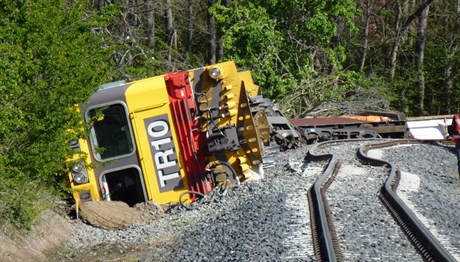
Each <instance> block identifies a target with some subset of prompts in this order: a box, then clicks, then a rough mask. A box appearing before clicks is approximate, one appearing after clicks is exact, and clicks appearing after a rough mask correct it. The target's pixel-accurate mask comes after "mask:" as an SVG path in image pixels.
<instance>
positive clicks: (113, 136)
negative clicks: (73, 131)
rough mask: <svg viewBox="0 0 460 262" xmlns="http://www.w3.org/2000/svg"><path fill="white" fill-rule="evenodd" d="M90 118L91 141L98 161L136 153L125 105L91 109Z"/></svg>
mask: <svg viewBox="0 0 460 262" xmlns="http://www.w3.org/2000/svg"><path fill="white" fill-rule="evenodd" d="M88 117H89V121H90V123H91V141H92V143H93V146H94V149H95V157H96V158H97V159H99V160H107V159H111V158H117V157H121V156H124V155H128V154H131V153H132V152H133V151H134V146H133V138H132V135H131V130H130V126H129V124H128V118H127V114H126V110H125V107H124V106H123V105H121V104H114V105H109V106H104V107H99V108H94V109H91V110H89V112H88Z"/></svg>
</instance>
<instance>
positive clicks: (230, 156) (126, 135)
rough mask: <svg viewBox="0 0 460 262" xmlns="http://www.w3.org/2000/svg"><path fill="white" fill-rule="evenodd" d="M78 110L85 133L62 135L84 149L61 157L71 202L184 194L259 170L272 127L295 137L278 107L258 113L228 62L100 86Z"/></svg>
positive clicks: (187, 198) (247, 84)
mask: <svg viewBox="0 0 460 262" xmlns="http://www.w3.org/2000/svg"><path fill="white" fill-rule="evenodd" d="M79 108H80V111H81V112H82V114H84V119H85V121H86V123H87V124H88V126H89V138H88V139H80V140H78V141H71V147H72V148H73V149H74V150H75V151H76V152H79V153H80V154H77V155H82V154H83V155H87V157H86V159H85V160H83V159H80V158H78V157H75V158H74V159H72V160H70V161H69V162H68V164H69V169H70V173H69V178H70V185H71V188H72V189H73V197H74V199H75V201H76V204H77V208H78V205H80V204H81V203H84V202H87V201H97V200H116V201H123V202H126V203H127V204H129V205H130V206H133V205H135V204H136V203H139V202H144V201H149V200H153V201H155V202H157V203H158V204H165V203H177V202H179V201H181V202H192V201H194V200H195V199H196V198H197V197H198V196H199V195H204V194H207V193H208V192H210V191H211V190H213V188H216V187H219V186H221V187H222V186H228V185H231V184H235V183H239V182H240V181H244V180H248V179H254V178H258V177H260V176H263V166H264V165H266V166H267V165H270V164H272V163H273V161H274V159H273V157H272V156H271V154H272V153H273V152H276V151H277V150H279V148H280V147H279V146H278V145H277V144H274V143H273V142H272V137H273V134H275V136H276V137H277V139H278V141H279V142H280V141H281V142H282V143H281V144H284V145H286V146H292V144H293V143H292V142H291V141H290V140H292V139H298V135H297V133H296V132H295V131H294V129H293V128H292V126H290V124H289V121H287V119H286V120H284V121H280V119H283V116H282V115H280V114H279V113H275V115H270V116H267V114H266V111H267V106H266V100H265V99H263V98H262V96H261V95H260V90H259V87H258V86H257V85H255V84H254V83H253V80H252V77H251V74H250V72H249V71H243V72H239V71H238V70H237V67H236V65H235V64H234V62H225V63H220V64H216V65H211V66H206V67H202V68H198V69H194V70H190V71H183V72H177V73H168V74H165V75H161V76H156V77H152V78H147V79H142V80H139V81H134V82H129V83H126V82H123V81H120V82H113V83H109V84H105V85H102V86H101V87H100V88H99V89H98V90H97V91H96V92H95V93H94V94H93V95H92V96H91V97H90V99H89V101H88V102H87V103H86V104H85V105H83V106H80V107H79ZM269 118H272V119H276V120H277V122H276V123H274V124H270V123H269V122H268V121H269ZM277 123H281V124H282V125H283V126H285V124H287V126H288V128H284V127H279V126H277ZM274 125H275V126H274ZM285 129H286V130H287V131H285ZM283 140H284V141H283Z"/></svg>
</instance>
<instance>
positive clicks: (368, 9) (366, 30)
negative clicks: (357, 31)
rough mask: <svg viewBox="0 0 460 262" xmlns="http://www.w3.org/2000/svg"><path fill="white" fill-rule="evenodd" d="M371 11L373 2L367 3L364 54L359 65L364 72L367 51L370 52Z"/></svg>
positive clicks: (369, 0)
mask: <svg viewBox="0 0 460 262" xmlns="http://www.w3.org/2000/svg"><path fill="white" fill-rule="evenodd" d="M371 10H372V0H368V1H367V2H366V9H365V14H364V15H365V18H366V22H365V24H364V30H363V39H362V42H363V53H362V55H361V63H360V65H359V71H361V72H362V71H363V70H364V65H365V64H366V58H367V51H368V41H369V22H370V19H371Z"/></svg>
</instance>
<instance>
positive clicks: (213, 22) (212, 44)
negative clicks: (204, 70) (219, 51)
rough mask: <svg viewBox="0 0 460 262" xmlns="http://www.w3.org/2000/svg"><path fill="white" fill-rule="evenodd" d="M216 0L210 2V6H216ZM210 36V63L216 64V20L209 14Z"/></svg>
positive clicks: (209, 0)
mask: <svg viewBox="0 0 460 262" xmlns="http://www.w3.org/2000/svg"><path fill="white" fill-rule="evenodd" d="M215 2H216V1H215V0H208V6H209V7H211V6H212V5H214V4H215ZM208 34H209V53H208V63H209V64H211V65H212V64H215V63H216V19H214V17H212V15H211V14H210V13H209V12H208Z"/></svg>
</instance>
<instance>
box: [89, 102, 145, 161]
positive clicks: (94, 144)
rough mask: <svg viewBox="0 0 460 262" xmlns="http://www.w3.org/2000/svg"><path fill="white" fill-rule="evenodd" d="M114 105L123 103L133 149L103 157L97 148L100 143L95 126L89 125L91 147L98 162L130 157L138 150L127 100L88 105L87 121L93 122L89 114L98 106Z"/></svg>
mask: <svg viewBox="0 0 460 262" xmlns="http://www.w3.org/2000/svg"><path fill="white" fill-rule="evenodd" d="M114 105H121V107H122V108H123V110H124V116H125V117H126V122H127V126H128V133H129V137H130V139H131V145H132V150H131V152H129V153H127V154H122V155H118V156H113V157H108V158H102V155H101V154H100V153H98V152H97V150H96V149H97V148H98V147H99V145H98V143H97V137H96V132H95V128H94V127H93V126H90V127H89V140H90V144H91V149H92V150H91V151H92V155H93V157H94V159H96V161H98V162H107V161H111V160H115V159H120V158H126V157H129V156H132V155H133V154H135V153H136V150H137V149H136V141H135V139H134V132H133V129H132V126H131V121H130V118H129V114H128V107H127V105H126V103H125V102H123V101H120V100H118V101H112V102H110V103H103V104H98V105H93V106H91V107H88V108H87V109H86V111H85V121H86V123H88V124H91V123H90V121H91V117H90V114H89V112H90V111H92V110H97V109H98V108H103V107H110V106H114ZM91 125H92V124H91Z"/></svg>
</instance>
